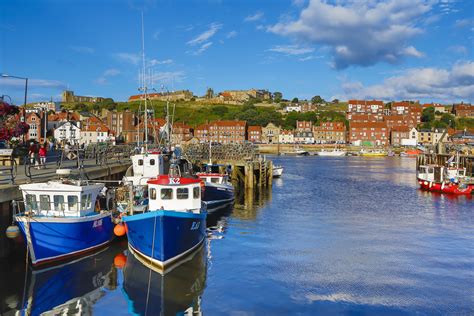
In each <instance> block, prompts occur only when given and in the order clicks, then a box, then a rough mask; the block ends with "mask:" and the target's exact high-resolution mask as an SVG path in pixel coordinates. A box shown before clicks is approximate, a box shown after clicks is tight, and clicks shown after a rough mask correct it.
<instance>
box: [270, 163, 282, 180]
mask: <svg viewBox="0 0 474 316" xmlns="http://www.w3.org/2000/svg"><path fill="white" fill-rule="evenodd" d="M282 174H283V167H282V166H278V165H275V166H273V169H272V176H273V177H274V178H280V177H281V176H282Z"/></svg>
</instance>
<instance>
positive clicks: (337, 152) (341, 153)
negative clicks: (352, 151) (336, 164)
mask: <svg viewBox="0 0 474 316" xmlns="http://www.w3.org/2000/svg"><path fill="white" fill-rule="evenodd" d="M316 154H317V155H318V156H321V157H341V156H345V155H346V154H347V152H346V151H345V150H340V149H338V148H335V149H334V150H331V151H327V150H325V149H322V150H321V151H320V152H317V153H316Z"/></svg>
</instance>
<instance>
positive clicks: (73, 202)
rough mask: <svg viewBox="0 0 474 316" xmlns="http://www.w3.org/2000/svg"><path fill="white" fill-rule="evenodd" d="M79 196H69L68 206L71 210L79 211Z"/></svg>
mask: <svg viewBox="0 0 474 316" xmlns="http://www.w3.org/2000/svg"><path fill="white" fill-rule="evenodd" d="M78 200H79V198H78V197H77V196H76V195H68V196H67V207H68V209H69V211H78V202H79V201H78Z"/></svg>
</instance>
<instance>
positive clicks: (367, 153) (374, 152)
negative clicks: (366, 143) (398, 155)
mask: <svg viewBox="0 0 474 316" xmlns="http://www.w3.org/2000/svg"><path fill="white" fill-rule="evenodd" d="M359 155H360V156H364V157H385V156H387V155H388V153H387V152H386V151H383V150H380V149H373V150H365V149H361V150H360V153H359Z"/></svg>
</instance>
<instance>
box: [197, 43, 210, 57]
mask: <svg viewBox="0 0 474 316" xmlns="http://www.w3.org/2000/svg"><path fill="white" fill-rule="evenodd" d="M211 45H212V42H209V43H204V44H202V45H201V47H199V49H198V50H196V51H195V52H193V54H194V55H201V54H202V53H204V52H205V51H206V50H207V49H208V48H209V47H211Z"/></svg>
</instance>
